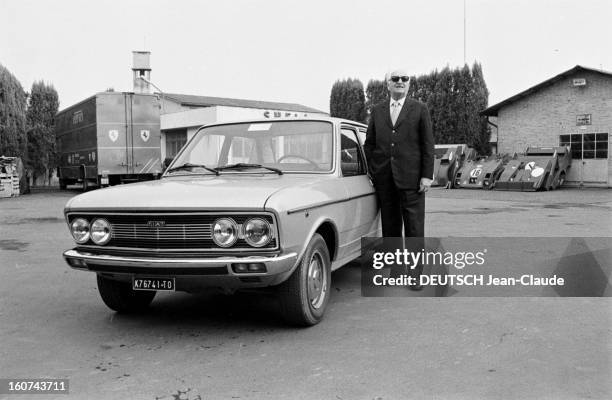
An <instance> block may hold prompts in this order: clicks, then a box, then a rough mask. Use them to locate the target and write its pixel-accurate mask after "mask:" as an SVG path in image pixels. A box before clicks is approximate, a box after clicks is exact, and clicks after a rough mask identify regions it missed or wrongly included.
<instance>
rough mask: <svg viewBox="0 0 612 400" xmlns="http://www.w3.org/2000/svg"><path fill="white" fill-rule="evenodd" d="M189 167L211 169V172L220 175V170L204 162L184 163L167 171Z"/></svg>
mask: <svg viewBox="0 0 612 400" xmlns="http://www.w3.org/2000/svg"><path fill="white" fill-rule="evenodd" d="M189 168H204V169H205V170H207V171H210V172H212V173H213V174H215V175H219V171H217V170H216V169H213V168H208V167H207V166H206V165H204V164H192V163H185V164H183V165H179V166H178V167H172V168H170V169H169V170H167V171H166V172H174V171H178V170H181V169H189Z"/></svg>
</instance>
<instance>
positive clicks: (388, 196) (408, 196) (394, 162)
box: [364, 69, 434, 289]
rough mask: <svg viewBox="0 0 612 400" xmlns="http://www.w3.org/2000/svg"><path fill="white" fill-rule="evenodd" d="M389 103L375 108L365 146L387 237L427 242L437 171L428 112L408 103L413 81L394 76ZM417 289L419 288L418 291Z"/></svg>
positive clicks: (389, 84)
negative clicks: (428, 195)
mask: <svg viewBox="0 0 612 400" xmlns="http://www.w3.org/2000/svg"><path fill="white" fill-rule="evenodd" d="M385 78H386V80H387V89H388V90H389V99H388V100H385V101H383V102H382V103H380V104H377V105H375V106H374V107H373V108H372V110H371V113H370V122H369V125H368V131H367V135H366V141H365V144H364V150H365V153H366V158H367V160H368V166H369V168H370V173H371V175H372V179H373V181H374V185H375V187H376V194H377V196H378V200H379V204H380V209H381V220H382V231H383V236H384V237H402V223H403V226H404V236H405V237H407V238H408V237H418V238H422V237H423V236H424V233H425V192H426V191H427V190H428V189H429V187H430V186H431V183H432V181H433V170H434V139H433V133H432V129H431V118H430V116H429V110H428V109H427V106H426V105H425V104H423V103H421V102H419V101H416V100H413V99H409V98H407V97H406V95H407V93H408V87H409V84H410V77H409V76H408V74H407V73H406V71H404V70H402V69H398V70H395V71H391V72H390V73H388V74H387V76H386V77H385ZM416 287H417V289H418V285H416Z"/></svg>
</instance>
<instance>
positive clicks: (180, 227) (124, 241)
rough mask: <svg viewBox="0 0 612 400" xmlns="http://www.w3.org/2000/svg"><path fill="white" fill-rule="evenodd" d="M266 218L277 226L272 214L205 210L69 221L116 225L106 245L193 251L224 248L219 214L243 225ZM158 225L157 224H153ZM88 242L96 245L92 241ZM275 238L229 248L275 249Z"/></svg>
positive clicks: (241, 243)
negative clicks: (215, 231)
mask: <svg viewBox="0 0 612 400" xmlns="http://www.w3.org/2000/svg"><path fill="white" fill-rule="evenodd" d="M255 216H256V217H260V218H264V219H266V220H267V221H268V222H269V223H270V224H271V226H272V231H273V232H274V234H275V229H276V228H275V227H274V225H273V219H272V216H271V215H268V214H264V215H257V214H220V213H215V214H201V213H194V214H190V213H181V214H176V213H174V214H171V213H150V214H104V213H96V214H84V213H79V214H70V215H69V220H70V221H72V220H73V219H75V218H79V217H81V218H85V219H87V220H89V221H91V220H92V219H93V218H95V217H101V218H105V219H106V220H107V221H108V222H110V224H111V226H112V235H111V240H110V241H109V242H108V244H106V245H105V246H104V247H115V248H117V247H119V248H137V249H151V250H172V249H177V250H180V249H189V250H193V251H198V250H209V251H224V250H226V249H224V248H221V247H219V246H217V245H216V244H215V242H214V241H213V239H212V224H213V223H214V221H215V220H216V219H217V218H219V217H229V218H232V219H233V220H234V221H236V223H237V224H239V225H241V224H243V223H245V222H246V221H247V219H249V218H251V217H255ZM151 222H156V223H159V222H163V226H158V227H153V226H151V225H152V224H151ZM153 225H154V224H153ZM87 244H88V245H93V243H92V242H88V243H87ZM276 247H277V240H276V238H275V237H273V239H272V240H271V241H270V243H268V244H267V245H266V246H264V247H260V248H254V247H251V246H249V245H248V244H247V243H246V242H245V241H244V239H238V241H237V242H236V244H234V246H232V247H231V248H229V249H227V250H250V251H253V250H264V251H265V250H267V251H270V250H271V249H275V248H276Z"/></svg>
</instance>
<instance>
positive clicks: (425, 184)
mask: <svg viewBox="0 0 612 400" xmlns="http://www.w3.org/2000/svg"><path fill="white" fill-rule="evenodd" d="M432 182H433V179H429V178H421V184H420V187H419V193H424V192H426V191H428V190H429V188H430V187H431V184H432Z"/></svg>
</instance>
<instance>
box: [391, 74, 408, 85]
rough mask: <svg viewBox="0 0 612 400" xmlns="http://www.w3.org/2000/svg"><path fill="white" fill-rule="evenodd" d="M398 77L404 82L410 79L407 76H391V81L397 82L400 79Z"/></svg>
mask: <svg viewBox="0 0 612 400" xmlns="http://www.w3.org/2000/svg"><path fill="white" fill-rule="evenodd" d="M400 79H401V80H402V82H404V83H405V82H408V81H409V80H410V77H409V76H392V77H391V82H395V83H397V82H399V81H400Z"/></svg>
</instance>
